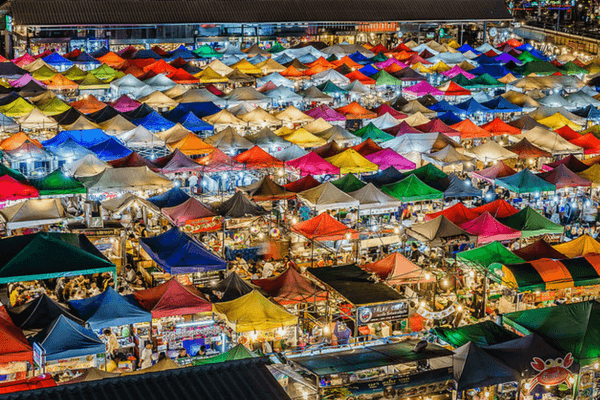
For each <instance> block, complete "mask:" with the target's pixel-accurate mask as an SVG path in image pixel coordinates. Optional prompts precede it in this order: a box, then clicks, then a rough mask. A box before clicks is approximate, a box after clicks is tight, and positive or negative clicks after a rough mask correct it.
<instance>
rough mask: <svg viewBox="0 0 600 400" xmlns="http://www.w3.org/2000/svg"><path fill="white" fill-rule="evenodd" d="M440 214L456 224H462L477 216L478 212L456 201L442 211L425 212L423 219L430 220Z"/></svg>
mask: <svg viewBox="0 0 600 400" xmlns="http://www.w3.org/2000/svg"><path fill="white" fill-rule="evenodd" d="M440 215H443V216H445V217H446V218H448V219H449V220H450V221H452V222H453V223H455V224H456V225H462V224H464V223H465V222H468V221H473V220H474V219H476V218H477V217H479V215H480V214H479V213H477V212H476V211H473V209H470V208H467V207H466V206H465V205H464V204H463V203H462V202H458V203H456V204H455V205H453V206H451V207H448V208H445V209H443V210H442V211H437V212H434V213H429V214H425V221H431V220H432V219H435V218H437V217H439V216H440Z"/></svg>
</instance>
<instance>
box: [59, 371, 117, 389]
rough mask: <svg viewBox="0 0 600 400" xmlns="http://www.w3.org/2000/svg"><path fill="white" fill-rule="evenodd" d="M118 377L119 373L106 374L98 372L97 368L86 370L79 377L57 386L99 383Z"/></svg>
mask: <svg viewBox="0 0 600 400" xmlns="http://www.w3.org/2000/svg"><path fill="white" fill-rule="evenodd" d="M118 376H121V374H120V373H114V372H106V371H103V370H100V369H98V368H95V367H93V368H86V369H85V370H84V371H83V372H82V373H81V374H80V375H79V376H77V377H76V378H73V379H71V380H68V381H66V382H62V383H60V384H59V385H71V384H74V383H79V382H93V381H99V380H102V379H109V378H116V377H118Z"/></svg>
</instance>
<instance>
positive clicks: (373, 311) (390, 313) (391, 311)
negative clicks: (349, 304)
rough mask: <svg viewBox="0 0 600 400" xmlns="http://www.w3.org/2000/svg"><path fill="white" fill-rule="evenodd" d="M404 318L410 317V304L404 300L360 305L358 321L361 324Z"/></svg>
mask: <svg viewBox="0 0 600 400" xmlns="http://www.w3.org/2000/svg"><path fill="white" fill-rule="evenodd" d="M402 318H408V304H407V303H406V302H404V301H401V302H397V303H386V304H377V305H373V306H364V307H358V323H359V324H360V325H364V324H369V323H371V322H379V321H393V320H397V319H402Z"/></svg>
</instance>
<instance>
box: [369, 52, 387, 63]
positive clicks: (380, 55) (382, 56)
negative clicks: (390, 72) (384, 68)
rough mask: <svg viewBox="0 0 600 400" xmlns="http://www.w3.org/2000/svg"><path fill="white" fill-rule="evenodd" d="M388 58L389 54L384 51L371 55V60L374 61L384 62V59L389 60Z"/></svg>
mask: <svg viewBox="0 0 600 400" xmlns="http://www.w3.org/2000/svg"><path fill="white" fill-rule="evenodd" d="M387 60H388V58H387V56H386V55H385V54H383V52H382V53H377V54H375V56H374V57H371V60H370V61H371V62H372V63H379V62H384V61H387Z"/></svg>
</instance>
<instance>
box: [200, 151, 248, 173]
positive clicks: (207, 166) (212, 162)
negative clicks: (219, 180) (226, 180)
mask: <svg viewBox="0 0 600 400" xmlns="http://www.w3.org/2000/svg"><path fill="white" fill-rule="evenodd" d="M196 162H197V163H198V164H199V165H201V166H202V171H204V172H222V171H239V170H240V169H243V168H244V165H243V164H241V163H239V162H237V161H235V160H234V159H233V158H231V157H229V156H228V155H227V154H225V153H223V152H222V151H221V150H219V149H214V150H213V151H212V152H211V153H209V154H207V155H205V156H204V157H201V158H198V159H196Z"/></svg>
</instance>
